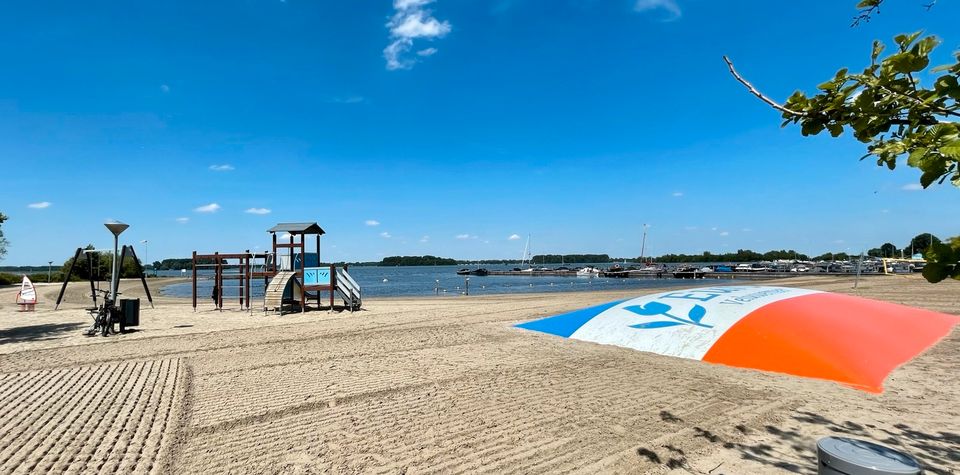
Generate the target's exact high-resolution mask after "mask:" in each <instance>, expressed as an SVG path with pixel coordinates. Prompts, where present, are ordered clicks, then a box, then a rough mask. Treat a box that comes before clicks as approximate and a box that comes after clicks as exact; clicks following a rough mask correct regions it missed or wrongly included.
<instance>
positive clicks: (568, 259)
mask: <svg viewBox="0 0 960 475" xmlns="http://www.w3.org/2000/svg"><path fill="white" fill-rule="evenodd" d="M530 262H533V263H537V264H541V263H542V264H591V263H600V262H610V256H609V255H607V254H563V255H561V254H543V255H538V256H533V258H532V259H530Z"/></svg>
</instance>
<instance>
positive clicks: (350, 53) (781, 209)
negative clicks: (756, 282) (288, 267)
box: [0, 0, 960, 265]
mask: <svg viewBox="0 0 960 475" xmlns="http://www.w3.org/2000/svg"><path fill="white" fill-rule="evenodd" d="M855 3H856V2H855V1H854V0H849V1H836V0H830V1H826V0H824V1H818V2H788V3H779V4H778V3H771V2H759V1H757V2H748V1H742V2H736V3H729V2H709V1H705V0H639V1H638V0H551V1H546V0H540V1H537V0H486V1H484V0H436V1H432V2H429V1H425V0H394V1H393V2H391V0H349V1H348V0H342V1H306V0H286V1H280V0H246V1H204V2H196V1H191V2H186V1H184V2H180V1H168V2H116V1H114V2H111V1H92V2H75V1H64V2H47V1H37V2H17V3H15V4H7V5H6V6H5V7H4V12H3V14H2V15H0V60H2V62H3V70H4V73H3V74H0V160H2V164H3V169H4V173H3V174H2V175H0V211H2V212H3V213H4V214H7V215H8V216H9V217H10V220H9V221H8V222H7V223H5V224H4V225H3V230H4V233H5V235H6V237H7V239H8V240H9V241H10V247H9V253H8V255H7V257H6V259H5V260H4V261H3V262H2V263H3V264H4V265H25V264H41V263H46V261H48V260H53V261H55V262H62V261H63V260H64V259H66V258H67V257H69V255H70V253H71V252H72V250H73V249H75V248H76V247H77V246H79V245H84V244H86V243H94V244H95V245H98V246H103V247H106V246H107V245H108V244H109V243H110V235H109V234H108V233H107V231H106V230H105V229H104V228H103V226H102V223H103V222H104V221H105V220H107V219H117V220H120V221H123V222H126V223H128V224H130V225H131V227H130V229H129V230H128V231H127V232H126V233H125V234H124V235H123V238H124V241H126V242H127V243H135V244H136V245H137V250H138V253H140V254H141V257H143V255H142V253H143V247H144V246H143V244H141V243H140V241H141V240H148V241H149V251H148V252H149V260H151V261H153V260H155V259H159V258H166V257H182V256H188V255H189V254H190V252H191V251H192V250H195V249H196V250H198V251H200V252H212V251H215V250H219V251H222V252H235V251H240V250H243V249H258V248H259V249H264V248H266V247H267V246H268V245H269V237H268V235H267V234H266V233H265V230H266V229H267V228H269V227H271V226H272V225H273V224H275V223H277V222H284V221H317V222H319V223H320V224H321V226H323V227H324V229H326V231H327V233H328V234H327V235H326V236H325V237H324V239H323V257H324V259H330V260H348V261H361V260H377V259H379V258H381V257H382V256H385V255H398V254H403V255H419V254H434V255H442V256H450V257H456V258H464V259H473V258H519V257H520V256H521V253H522V251H523V245H524V241H525V239H526V236H527V235H528V234H529V235H532V243H531V247H532V252H534V253H547V252H549V253H577V252H591V253H592V252H598V253H609V254H611V255H614V256H637V255H639V254H640V240H641V235H642V228H643V224H644V223H646V224H649V225H650V227H649V236H648V239H647V245H648V246H647V248H648V252H647V254H651V253H652V254H664V253H669V252H673V253H681V252H683V253H699V252H702V251H704V250H709V251H711V252H728V251H734V250H736V249H738V248H748V249H754V250H760V251H765V250H769V249H780V248H793V249H797V250H799V251H801V252H806V253H811V254H819V253H822V252H825V251H847V252H856V251H859V250H861V249H865V248H869V247H874V246H879V245H880V244H882V243H883V242H885V241H891V242H894V243H895V244H897V245H898V246H899V245H903V244H905V243H906V242H907V241H909V239H910V238H911V237H913V236H914V235H916V234H919V233H922V232H933V233H934V234H937V235H940V236H942V237H943V236H948V235H952V234H956V233H957V230H958V229H957V225H956V223H957V222H960V206H956V204H957V203H958V198H960V191H958V190H957V189H956V188H953V187H951V186H949V185H947V186H940V187H938V188H937V189H933V190H923V191H917V190H914V189H912V187H913V184H915V183H917V182H918V180H919V173H918V172H917V171H916V170H915V169H911V168H908V167H906V166H905V165H904V166H902V167H900V168H898V169H897V170H896V171H894V172H889V171H887V170H886V169H881V168H879V167H877V166H875V165H874V164H873V163H872V162H870V161H869V160H867V161H863V162H861V161H858V158H859V157H860V156H861V155H863V153H864V147H863V146H862V145H861V144H859V143H857V142H856V141H854V140H853V139H852V138H851V137H850V136H849V135H848V134H847V135H844V136H843V137H842V138H841V139H830V138H829V137H814V138H804V137H801V136H800V133H799V130H798V129H797V128H792V127H788V128H786V129H781V128H780V127H779V124H780V119H779V115H778V114H777V113H776V112H775V111H773V110H771V109H769V108H768V107H767V106H766V105H764V104H762V103H760V102H759V101H757V100H756V99H755V98H753V97H752V96H750V95H748V94H747V92H746V91H745V90H744V89H743V87H742V86H741V85H740V84H738V83H736V82H735V81H734V80H733V79H732V78H731V77H730V76H729V75H728V73H727V71H726V67H725V65H724V64H723V62H722V60H721V55H724V54H727V55H729V56H730V57H731V58H732V59H733V61H734V62H735V63H736V65H737V67H738V69H739V70H740V72H741V73H742V74H744V75H745V76H746V77H747V78H748V79H750V80H751V81H752V82H753V83H754V84H756V85H757V86H758V87H759V88H760V89H761V90H763V91H764V92H765V93H767V94H768V95H770V96H772V97H774V98H778V99H784V98H786V97H787V96H789V94H790V93H792V92H793V91H794V90H796V89H806V90H808V91H809V90H811V89H812V88H814V87H815V85H816V84H819V83H820V82H822V81H823V80H825V79H828V78H829V77H831V76H832V75H833V73H834V72H835V71H836V70H837V69H838V68H840V67H842V66H850V67H851V68H853V69H859V68H861V67H863V66H864V65H865V64H866V63H867V62H868V61H869V48H870V42H871V41H872V40H873V39H883V40H886V41H888V42H889V41H890V39H891V38H892V36H893V35H895V34H897V33H902V32H909V31H914V30H918V29H925V30H926V31H927V32H930V33H933V34H937V35H939V36H940V37H941V38H942V39H943V40H944V44H943V45H942V46H941V47H940V48H939V50H938V52H937V58H938V60H939V61H938V62H939V63H944V62H947V60H948V59H949V53H950V52H951V51H953V50H955V49H957V48H958V47H960V35H958V31H957V29H956V24H955V19H956V18H960V5H958V4H957V2H940V3H939V4H937V5H936V6H935V8H934V9H933V10H932V11H930V12H927V11H926V10H925V9H924V8H923V6H922V4H923V3H925V2H920V1H916V2H914V1H898V2H888V3H889V5H887V6H885V8H884V9H883V11H882V13H881V14H880V15H879V16H877V17H875V19H874V20H873V21H871V22H870V23H868V24H866V25H863V26H861V27H859V28H850V20H851V18H852V17H853V15H854V14H855V8H854V5H855ZM511 237H513V238H514V239H511Z"/></svg>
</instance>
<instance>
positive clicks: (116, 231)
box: [103, 221, 130, 305]
mask: <svg viewBox="0 0 960 475" xmlns="http://www.w3.org/2000/svg"><path fill="white" fill-rule="evenodd" d="M103 225H104V226H106V227H107V229H109V230H110V232H111V233H113V272H111V275H110V299H111V300H112V301H113V304H114V305H116V304H117V286H118V285H120V233H122V232H124V231H126V230H127V228H129V227H130V225H129V224H123V223H121V222H118V221H113V222H110V223H103Z"/></svg>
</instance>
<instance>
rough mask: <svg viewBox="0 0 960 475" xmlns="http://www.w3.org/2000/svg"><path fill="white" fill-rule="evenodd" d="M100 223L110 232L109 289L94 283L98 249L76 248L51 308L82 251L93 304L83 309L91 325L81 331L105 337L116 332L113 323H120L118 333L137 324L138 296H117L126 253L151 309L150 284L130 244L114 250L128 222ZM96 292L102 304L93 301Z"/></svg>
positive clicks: (60, 297)
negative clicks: (95, 259) (111, 254)
mask: <svg viewBox="0 0 960 475" xmlns="http://www.w3.org/2000/svg"><path fill="white" fill-rule="evenodd" d="M104 226H106V228H107V229H108V230H110V232H111V233H112V234H113V250H112V251H111V252H112V253H113V262H112V265H111V270H110V290H109V291H106V290H100V289H98V288H96V286H95V285H94V275H93V268H94V267H93V256H94V254H95V253H97V252H102V250H97V249H90V250H84V249H83V248H79V247H78V248H77V252H76V253H74V255H73V260H72V261H71V263H70V269H69V270H67V274H66V275H65V276H64V278H63V286H62V287H60V294H59V295H57V303H56V305H55V306H54V308H53V309H54V310H59V309H60V303H61V302H62V301H63V294H64V293H65V292H66V290H67V284H69V283H70V276H72V275H73V271H74V269H75V268H76V267H77V262H79V261H80V254H85V255H86V260H87V269H88V276H89V281H90V298H91V299H93V307H89V308H87V311H88V312H89V313H90V316H91V317H92V318H93V325H92V326H91V327H90V328H89V329H88V330H87V331H86V332H85V333H86V334H87V335H88V336H92V335H95V334H97V333H100V334H102V335H103V336H107V335H108V334H109V333H111V332H113V333H116V331H115V330H114V325H116V324H120V333H123V332H124V331H126V327H135V326H138V325H140V299H118V297H119V296H120V292H118V287H119V285H120V273H121V272H122V270H123V262H124V260H125V259H126V257H127V252H129V253H130V254H129V255H130V256H131V257H132V258H133V264H134V267H135V268H136V272H137V276H138V277H140V282H141V283H143V290H144V292H146V294H147V301H149V302H150V308H153V297H152V296H151V295H150V287H149V286H147V279H146V276H145V275H144V273H143V266H141V265H140V260H139V259H137V253H136V251H134V250H133V246H128V245H124V246H123V250H122V251H119V250H118V248H119V241H120V233H122V232H123V231H125V230H126V229H127V228H128V227H129V225H127V224H124V223H120V222H116V221H113V222H108V223H104ZM98 292H99V293H102V294H103V303H101V304H99V305H98V304H97V293H98Z"/></svg>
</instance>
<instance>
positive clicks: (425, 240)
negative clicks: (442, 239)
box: [420, 236, 430, 242]
mask: <svg viewBox="0 0 960 475" xmlns="http://www.w3.org/2000/svg"><path fill="white" fill-rule="evenodd" d="M420 242H430V236H424V237H422V238H420Z"/></svg>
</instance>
